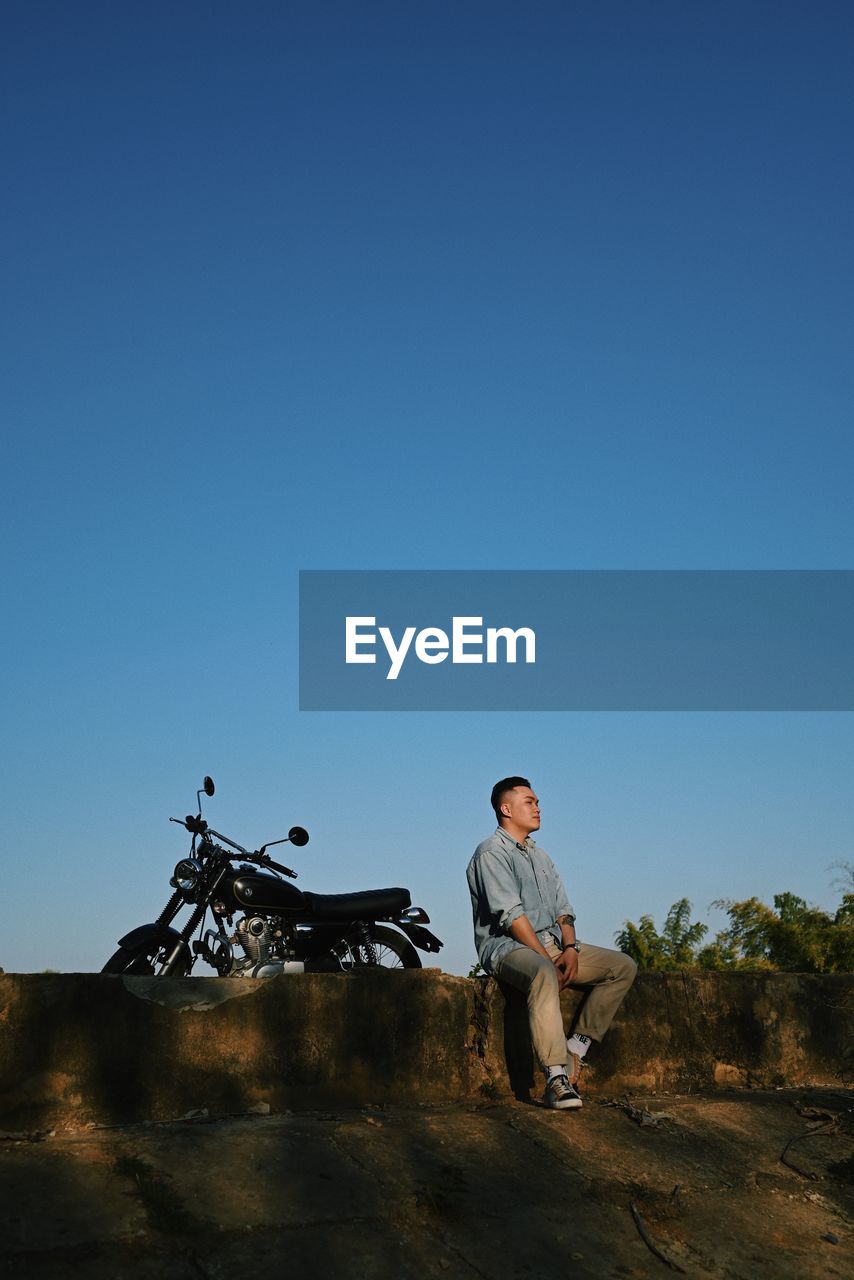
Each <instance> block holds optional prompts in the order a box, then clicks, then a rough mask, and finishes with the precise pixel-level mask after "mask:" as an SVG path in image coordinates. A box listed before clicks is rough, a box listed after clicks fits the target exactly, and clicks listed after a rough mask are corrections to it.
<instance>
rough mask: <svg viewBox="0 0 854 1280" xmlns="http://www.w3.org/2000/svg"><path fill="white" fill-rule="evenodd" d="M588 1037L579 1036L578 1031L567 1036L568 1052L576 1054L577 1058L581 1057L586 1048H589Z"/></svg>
mask: <svg viewBox="0 0 854 1280" xmlns="http://www.w3.org/2000/svg"><path fill="white" fill-rule="evenodd" d="M590 1044H591V1041H590V1037H589V1036H580V1035H579V1034H578V1032H576V1033H575V1035H572V1036H570V1037H569V1039H568V1040H567V1042H566V1047H567V1050H568V1052H569V1053H574V1054H576V1055H577V1056H578V1057H579V1058H583V1057H584V1055H585V1053H586V1052H587V1050H588V1049H589V1048H590Z"/></svg>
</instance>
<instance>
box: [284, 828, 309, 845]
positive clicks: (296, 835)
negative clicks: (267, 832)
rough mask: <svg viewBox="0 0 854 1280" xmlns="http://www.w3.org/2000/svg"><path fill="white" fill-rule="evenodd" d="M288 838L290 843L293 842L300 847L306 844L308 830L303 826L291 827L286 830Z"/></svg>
mask: <svg viewBox="0 0 854 1280" xmlns="http://www.w3.org/2000/svg"><path fill="white" fill-rule="evenodd" d="M288 839H289V840H290V842H291V844H295V845H296V846H297V848H300V847H301V846H302V845H304V844H308V832H307V831H306V829H305V827H291V829H290V831H289V832H288Z"/></svg>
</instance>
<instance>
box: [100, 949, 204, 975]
mask: <svg viewBox="0 0 854 1280" xmlns="http://www.w3.org/2000/svg"><path fill="white" fill-rule="evenodd" d="M169 950H171V947H170V948H169ZM167 955H168V951H167V950H166V948H165V947H163V946H158V945H157V943H156V942H148V943H141V944H140V945H139V946H137V947H119V949H118V951H116V952H114V954H113V955H111V956H110V958H109V960H108V961H107V963H106V964H105V965H104V967H103V969H102V970H101V973H128V974H131V975H133V976H135V977H145V976H150V975H152V974H155V973H156V972H157V970H158V969H159V968H160V966H161V965H162V964H163V961H164V960H165V959H166V956H167ZM189 970H190V962H189V958H188V957H187V956H186V955H180V956H179V957H178V959H177V961H176V962H175V967H174V968H173V970H172V973H171V975H170V976H171V977H174V978H182V977H184V975H185V974H186V973H188V972H189Z"/></svg>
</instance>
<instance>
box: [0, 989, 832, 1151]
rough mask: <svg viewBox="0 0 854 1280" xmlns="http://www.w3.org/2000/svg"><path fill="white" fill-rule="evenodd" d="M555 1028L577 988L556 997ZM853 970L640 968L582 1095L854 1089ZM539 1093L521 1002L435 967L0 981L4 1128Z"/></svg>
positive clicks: (595, 1055) (0, 1123)
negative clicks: (559, 1004) (256, 976)
mask: <svg viewBox="0 0 854 1280" xmlns="http://www.w3.org/2000/svg"><path fill="white" fill-rule="evenodd" d="M563 999H564V1001H565V1006H566V1007H565V1012H566V1015H567V1019H568V1020H569V1018H570V1017H571V1015H572V1012H573V1011H574V1009H575V1008H577V1006H578V1004H579V1001H580V997H579V995H578V994H577V993H572V992H570V993H565V994H564V996H563ZM852 1033H854V977H852V976H851V975H828V976H816V975H804V974H760V973H757V974H703V975H700V974H680V973H673V974H642V975H641V976H640V977H639V978H638V980H637V982H636V983H635V986H634V987H633V988H632V990H631V992H630V993H629V995H628V997H627V999H626V1002H625V1004H624V1006H623V1008H622V1010H621V1011H620V1015H619V1017H618V1019H617V1021H616V1022H615V1024H614V1026H613V1027H612V1028H611V1031H610V1032H609V1035H608V1037H607V1038H606V1039H605V1041H604V1042H603V1043H602V1045H601V1046H597V1047H596V1048H595V1049H594V1050H593V1051H592V1052H591V1055H590V1057H591V1067H590V1069H589V1070H588V1071H587V1072H586V1073H585V1077H584V1088H585V1094H586V1095H590V1096H613V1095H621V1094H623V1093H627V1092H634V1093H636V1092H639V1091H640V1092H651V1091H679V1092H684V1091H688V1090H694V1089H708V1088H715V1087H722V1086H731V1085H763V1086H774V1085H793V1084H806V1083H815V1084H834V1085H839V1084H845V1083H854V1034H852ZM531 1087H534V1088H536V1089H539V1088H540V1079H539V1076H538V1074H537V1075H535V1073H534V1071H533V1063H532V1061H531V1054H530V1043H529V1039H528V1033H527V1022H526V1017H525V1009H524V1004H523V1002H522V1001H521V1000H520V998H519V997H518V996H517V995H516V993H514V992H508V993H505V992H502V991H501V990H499V988H498V986H497V985H496V984H495V983H494V982H493V981H491V980H486V979H474V980H471V979H467V978H456V977H452V976H450V975H448V974H443V973H441V972H439V971H438V970H423V971H420V972H419V971H405V972H383V971H379V972H374V973H370V972H365V973H360V974H358V975H354V976H352V977H351V976H345V975H336V974H304V975H298V976H288V977H280V978H274V979H270V980H266V981H264V980H262V981H255V980H252V979H227V978H226V979H219V978H181V979H176V978H168V979H157V978H123V977H113V976H108V975H102V974H61V975H48V974H44V975H42V974H6V975H0V1129H3V1130H5V1131H7V1132H8V1131H16V1132H19V1131H34V1130H40V1129H45V1128H52V1127H57V1126H59V1127H62V1126H65V1125H69V1126H76V1125H80V1124H85V1123H87V1122H96V1123H107V1124H108V1123H113V1122H120V1121H121V1122H125V1121H133V1120H144V1119H153V1120H156V1119H170V1118H175V1117H177V1116H181V1115H184V1114H185V1113H187V1112H188V1111H191V1110H200V1109H203V1108H206V1109H208V1110H209V1112H210V1113H211V1114H212V1115H217V1114H224V1113H235V1112H243V1111H247V1110H249V1109H251V1108H252V1107H253V1106H258V1105H259V1104H260V1105H264V1104H268V1105H269V1106H270V1108H271V1109H272V1110H273V1111H280V1110H285V1109H288V1108H290V1109H300V1108H313V1109H314V1108H321V1109H322V1108H330V1107H344V1106H354V1105H355V1106H363V1105H366V1104H370V1103H385V1102H393V1103H399V1104H404V1105H407V1104H408V1105H412V1104H417V1103H418V1102H439V1101H448V1100H459V1099H464V1098H477V1097H483V1096H487V1097H501V1096H509V1095H510V1094H511V1093H515V1094H516V1095H517V1096H525V1094H526V1091H527V1090H528V1089H529V1088H531Z"/></svg>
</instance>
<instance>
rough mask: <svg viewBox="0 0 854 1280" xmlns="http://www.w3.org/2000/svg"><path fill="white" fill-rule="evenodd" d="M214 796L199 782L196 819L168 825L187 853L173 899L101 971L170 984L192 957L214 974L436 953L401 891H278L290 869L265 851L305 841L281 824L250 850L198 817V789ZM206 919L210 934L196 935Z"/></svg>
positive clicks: (400, 960) (397, 965)
mask: <svg viewBox="0 0 854 1280" xmlns="http://www.w3.org/2000/svg"><path fill="white" fill-rule="evenodd" d="M215 790H216V789H215V787H214V783H213V780H212V779H211V778H209V777H206V778H205V780H204V782H203V784H202V786H201V788H200V789H199V790H198V791H197V792H196V801H197V808H198V813H197V814H195V815H193V814H188V815H187V817H186V818H183V819H181V818H170V819H169V821H170V822H177V823H178V825H179V826H182V827H184V828H185V829H186V830H187V831H188V832H189V833H190V835H191V836H192V840H191V842H190V855H189V857H187V858H182V859H181V860H180V862H178V864H177V866H176V867H175V871H174V873H173V875H172V878H171V880H170V881H169V883H170V885H171V886H172V889H173V893H172V896H171V897H170V899H169V901H168V902H167V903H166V906H165V907H164V908H163V910H162V911H161V913H160V915H159V916H158V917H157V919H156V920H155V921H154V922H153V923H152V924H143V925H139V926H138V927H137V928H136V929H131V931H130V932H129V933H126V934H125V936H124V937H123V938H120V939H119V944H118V950H117V951H116V952H115V954H114V955H112V956H110V959H109V960H108V961H107V963H106V964H105V965H104V967H103V969H102V970H101V972H102V973H126V974H158V975H161V976H167V975H172V976H179V977H180V976H183V975H185V974H188V973H189V972H190V970H191V969H192V968H193V965H194V964H195V963H196V960H202V961H204V962H205V963H206V964H209V965H210V966H211V967H212V968H213V969H215V970H216V972H217V974H219V976H220V977H251V978H271V977H275V976H276V975H278V974H280V973H351V972H353V971H354V970H357V969H361V968H365V967H375V966H382V967H384V968H394V969H401V968H402V969H420V968H421V960H420V958H419V955H418V951H417V950H416V948H419V949H420V950H422V951H429V952H437V951H439V950H440V948H441V947H442V945H443V944H442V943H441V942H440V940H439V939H438V938H437V937H436V935H435V934H433V933H431V932H430V930H429V929H425V928H424V926H425V925H427V924H429V923H430V917H429V916H428V915H427V912H426V911H424V910H423V909H422V908H421V907H413V906H412V900H411V898H410V895H409V890H408V889H400V888H394V889H366V890H365V891H364V892H362V893H333V894H322V893H303V892H300V890H299V889H297V888H296V887H295V886H293V885H291V884H288V883H287V881H288V880H289V879H290V880H295V879H296V878H297V873H296V871H292V870H291V869H290V867H285V866H283V865H282V864H281V863H279V862H274V861H273V859H272V858H271V857H270V855H269V853H268V852H267V850H268V849H269V848H270V847H271V846H272V845H275V844H287V843H290V844H292V845H294V846H295V847H297V848H301V847H302V846H304V845H306V844H308V832H307V831H306V830H305V828H304V827H291V829H290V831H289V832H288V834H287V836H285V837H283V838H282V839H280V840H270V841H268V842H267V843H266V844H264V845H262V846H261V848H260V849H256V850H254V851H252V852H250V851H249V850H248V849H244V848H243V846H242V845H239V844H237V843H236V842H235V841H234V840H231V839H229V837H228V836H224V835H223V834H222V832H220V831H214V830H213V828H212V827H209V826H208V824H207V822H206V821H205V819H204V818H203V817H202V792H204V794H205V795H206V796H213V795H214V794H215ZM187 906H190V907H192V911H191V914H190V916H189V918H188V919H187V921H186V923H185V924H184V926H183V927H182V928H181V929H176V928H175V927H173V921H174V920H175V918H176V916H177V915H178V914H179V913H180V911H181V910H182V909H183V908H184V907H187ZM208 912H210V913H211V915H212V924H213V926H214V927H212V928H208V929H206V930H205V929H204V925H205V918H206V917H207V914H208ZM197 931H198V932H199V935H200V936H199V937H197V938H195V939H194V934H196V932H197ZM191 940H192V945H191Z"/></svg>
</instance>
